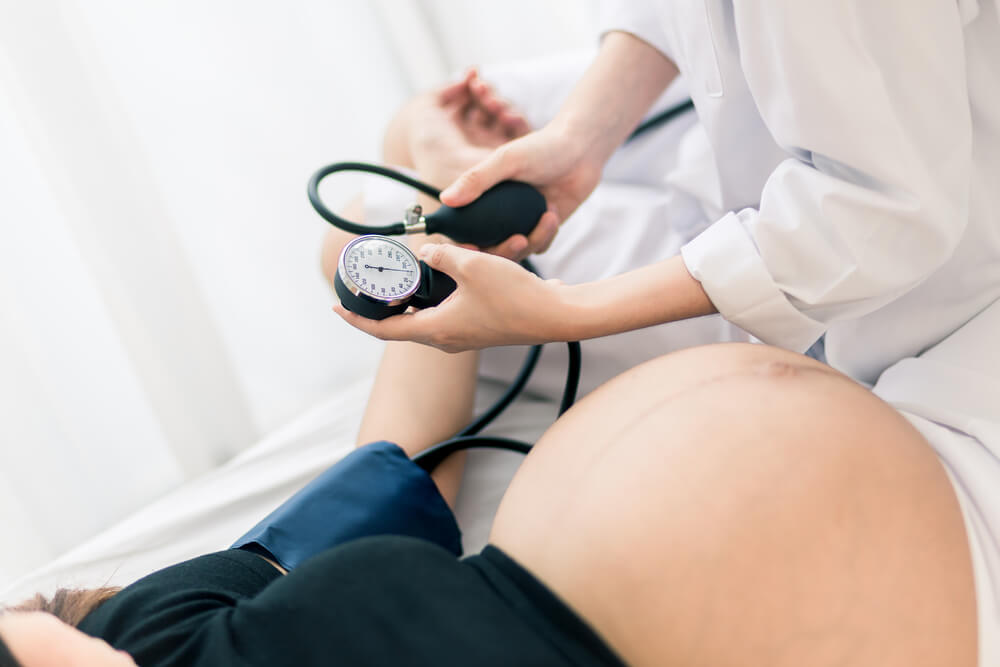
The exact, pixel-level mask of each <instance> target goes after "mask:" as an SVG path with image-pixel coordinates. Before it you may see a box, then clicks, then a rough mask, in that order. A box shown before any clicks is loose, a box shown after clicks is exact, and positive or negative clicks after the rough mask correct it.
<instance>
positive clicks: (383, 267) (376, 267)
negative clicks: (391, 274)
mask: <svg viewBox="0 0 1000 667" xmlns="http://www.w3.org/2000/svg"><path fill="white" fill-rule="evenodd" d="M365 268H366V269H378V270H379V271H402V272H403V273H409V269H390V268H389V267H388V266H372V265H371V264H365Z"/></svg>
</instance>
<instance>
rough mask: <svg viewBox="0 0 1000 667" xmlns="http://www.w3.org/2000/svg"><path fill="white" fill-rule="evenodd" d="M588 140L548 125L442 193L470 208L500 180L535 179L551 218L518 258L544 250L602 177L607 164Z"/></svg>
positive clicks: (504, 147)
mask: <svg viewBox="0 0 1000 667" xmlns="http://www.w3.org/2000/svg"><path fill="white" fill-rule="evenodd" d="M585 143H586V142H581V141H579V140H574V139H573V137H572V136H570V133H569V132H566V131H564V130H563V129H562V128H561V127H559V126H555V125H553V124H549V125H547V126H546V127H544V128H542V129H541V130H538V131H535V132H531V133H529V134H526V135H525V136H523V137H520V138H518V139H515V140H514V141H511V142H508V143H506V144H504V145H502V146H500V147H499V148H498V149H496V150H495V151H493V152H492V153H490V154H489V155H488V156H487V157H486V158H485V159H484V160H482V161H480V162H479V163H478V164H476V165H475V166H473V167H472V168H470V169H468V170H466V171H465V172H464V173H463V174H462V175H461V176H459V177H458V179H457V180H455V182H454V183H452V184H451V185H450V186H448V187H447V188H446V189H445V190H444V191H443V192H442V193H441V201H442V202H443V203H445V204H447V205H448V206H452V207H457V206H465V205H466V204H469V203H471V202H472V201H474V200H475V199H477V198H478V197H479V196H480V195H481V194H482V193H483V192H485V191H486V190H488V189H489V188H491V187H493V186H494V185H496V184H497V183H499V182H501V181H506V180H516V181H523V182H525V183H530V184H531V185H534V186H535V187H537V188H539V190H541V192H542V194H543V195H544V196H545V199H546V201H547V202H548V205H549V211H548V213H546V216H548V219H546V218H544V217H543V220H542V221H541V223H545V224H541V223H540V224H539V225H538V227H536V228H535V231H534V232H532V233H531V235H529V236H528V238H527V241H528V244H527V246H526V247H525V248H524V249H523V251H522V252H521V253H519V254H518V255H517V257H524V256H527V255H528V254H530V253H539V252H545V250H547V249H548V247H549V244H551V243H552V239H553V238H555V233H556V231H558V225H559V224H560V223H561V222H562V221H563V220H565V219H566V218H568V217H569V215H570V214H571V213H572V212H573V211H575V210H576V208H577V207H578V206H579V205H580V204H581V203H582V202H583V200H584V199H586V198H587V196H588V195H590V193H591V192H592V191H593V190H594V188H595V187H597V184H598V181H599V180H600V178H601V170H602V168H603V166H604V162H603V160H599V159H592V158H591V157H590V156H589V155H587V150H586V145H585ZM500 254H503V255H505V256H508V257H511V256H512V255H510V254H508V253H506V252H501V253H500Z"/></svg>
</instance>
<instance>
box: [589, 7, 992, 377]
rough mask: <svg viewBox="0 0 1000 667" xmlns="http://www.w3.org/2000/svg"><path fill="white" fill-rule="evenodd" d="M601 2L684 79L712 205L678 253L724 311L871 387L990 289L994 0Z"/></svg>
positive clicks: (617, 24)
mask: <svg viewBox="0 0 1000 667" xmlns="http://www.w3.org/2000/svg"><path fill="white" fill-rule="evenodd" d="M998 4H1000V3H998ZM604 10H605V14H604V21H603V26H604V28H605V29H609V30H610V29H617V30H624V31H626V32H631V33H633V34H635V35H637V36H639V37H640V38H642V39H643V40H645V41H647V42H649V43H650V44H652V45H653V46H655V47H657V48H658V49H660V50H661V51H662V52H663V53H665V54H666V55H667V56H669V57H670V58H671V59H673V60H674V61H675V62H676V63H677V65H678V67H679V68H680V70H681V72H682V73H684V74H685V75H686V76H687V79H688V83H689V86H690V89H691V94H692V97H693V98H694V101H695V104H696V105H697V109H698V114H699V116H700V119H701V122H702V124H703V126H704V129H705V132H706V133H707V136H708V141H709V143H710V145H711V149H712V152H713V153H714V158H715V164H716V167H717V171H718V177H719V180H718V186H717V187H718V202H717V203H718V204H719V207H720V209H721V210H722V211H723V212H724V214H723V215H722V217H721V219H719V220H718V221H717V222H715V223H714V224H713V225H711V227H709V229H707V230H706V231H705V232H704V233H702V234H701V235H700V236H698V237H697V238H696V239H694V240H693V241H692V242H691V243H689V244H688V245H686V246H685V247H684V248H683V250H682V254H683V256H684V260H685V262H686V265H687V267H688V269H689V270H690V271H691V273H692V274H693V275H694V276H695V277H696V278H697V279H698V280H699V281H701V283H702V284H703V286H704V288H705V290H706V291H707V293H708V295H709V297H710V298H711V299H712V301H713V303H714V304H715V305H716V307H717V308H718V309H719V311H720V312H721V313H722V314H723V316H725V317H726V318H727V319H728V320H730V321H731V322H733V323H735V324H738V325H739V326H741V327H742V328H744V329H746V330H747V331H749V332H751V333H752V334H754V335H755V336H757V337H758V338H760V339H761V340H763V341H764V342H767V343H771V344H774V345H779V346H781V347H786V348H789V349H793V350H798V351H804V350H806V349H807V348H808V347H809V346H810V345H811V344H812V343H813V342H814V341H816V340H817V339H818V338H819V337H820V336H821V335H823V334H824V333H825V335H826V340H825V343H826V355H827V360H828V361H829V363H830V364H831V365H832V366H834V367H835V368H838V369H839V370H841V371H843V372H845V373H847V374H848V375H850V376H852V377H854V378H856V379H858V380H859V381H862V382H865V383H868V384H872V383H874V382H875V380H876V379H877V378H878V376H879V375H880V374H881V373H882V372H883V371H884V370H885V369H886V368H887V367H889V366H890V365H892V364H893V363H895V362H896V361H898V360H900V359H902V358H905V357H910V356H914V355H917V354H919V353H920V352H921V351H923V350H926V349H928V348H929V347H931V346H932V345H934V344H935V343H937V342H939V341H941V340H942V339H943V338H945V337H946V336H947V335H948V334H950V333H951V332H953V331H955V330H956V329H957V328H958V327H960V326H961V325H962V324H964V323H965V322H966V321H968V320H969V319H970V318H972V317H973V316H974V315H975V314H976V313H978V312H980V311H982V310H983V309H984V308H986V306H987V305H989V304H990V303H991V302H993V301H995V300H996V299H997V298H998V297H1000V20H998V18H997V11H998V9H997V6H996V5H994V4H993V3H992V2H988V1H987V2H979V1H977V0H961V1H958V0H921V2H913V1H912V0H880V1H879V2H869V1H867V0H840V1H834V2H803V1H802V0H741V1H734V0H660V1H651V2H636V1H634V0H633V1H619V2H611V3H607V4H606V5H605V7H604Z"/></svg>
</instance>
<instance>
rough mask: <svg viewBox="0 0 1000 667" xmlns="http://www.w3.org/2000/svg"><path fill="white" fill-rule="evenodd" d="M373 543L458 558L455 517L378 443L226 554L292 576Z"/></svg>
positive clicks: (430, 485)
mask: <svg viewBox="0 0 1000 667" xmlns="http://www.w3.org/2000/svg"><path fill="white" fill-rule="evenodd" d="M375 535H400V536H405V537H416V538H419V539H423V540H427V541H428V542H433V543H434V544H437V545H439V546H441V547H443V548H445V549H447V550H448V551H450V552H452V553H453V554H455V555H456V556H461V555H462V534H461V531H460V530H459V528H458V523H457V522H456V521H455V515H454V514H453V513H452V511H451V509H450V508H449V507H448V503H446V502H445V500H444V498H443V497H442V496H441V494H440V492H439V491H438V489H437V486H436V485H435V484H434V481H433V480H432V479H431V478H430V475H428V474H427V473H426V472H425V471H424V470H423V469H422V468H420V466H418V465H417V464H415V463H413V462H412V461H411V460H410V459H409V457H408V456H407V455H406V453H405V452H404V451H403V450H402V449H401V448H400V447H399V446H398V445H395V444H393V443H391V442H384V441H383V442H373V443H371V444H368V445H365V446H363V447H359V448H358V449H356V450H354V451H353V452H351V453H350V454H348V455H347V456H345V457H344V458H343V459H341V460H340V461H339V462H338V463H336V464H334V465H333V466H332V467H330V468H329V469H327V471H326V472H324V473H323V474H321V475H320V476H319V477H317V478H316V479H314V480H313V481H311V482H310V483H309V484H307V485H306V486H305V487H304V488H303V489H302V490H301V491H299V492H298V493H296V494H295V495H294V496H292V497H291V498H290V499H289V500H287V501H286V502H285V503H284V504H282V505H281V506H280V507H278V509H276V510H274V511H273V512H271V514H269V515H268V516H267V518H265V519H264V520H263V521H261V522H260V523H258V524H257V525H256V526H254V527H253V529H251V530H250V532H248V533H247V534H246V535H244V536H243V537H241V538H240V539H238V540H237V541H236V542H235V543H234V544H233V547H232V548H234V549H246V550H249V551H253V552H255V553H258V554H260V555H264V556H269V557H271V558H272V559H273V560H275V561H276V562H277V563H278V564H280V565H281V566H282V567H284V568H285V569H286V570H292V569H294V568H296V567H298V566H299V565H301V564H302V563H303V562H304V561H305V560H307V559H309V558H311V557H312V556H315V555H317V554H319V553H321V552H323V551H326V550H327V549H330V548H332V547H335V546H337V545H339V544H343V543H345V542H349V541H351V540H355V539H358V538H360V537H370V536H375Z"/></svg>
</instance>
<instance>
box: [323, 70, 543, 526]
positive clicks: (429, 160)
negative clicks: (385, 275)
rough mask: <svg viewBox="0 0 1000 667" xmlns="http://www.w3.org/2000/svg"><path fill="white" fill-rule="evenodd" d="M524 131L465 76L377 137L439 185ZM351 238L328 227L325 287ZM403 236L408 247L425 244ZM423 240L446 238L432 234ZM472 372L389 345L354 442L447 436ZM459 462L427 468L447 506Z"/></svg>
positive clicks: (412, 448)
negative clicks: (431, 236) (381, 138)
mask: <svg viewBox="0 0 1000 667" xmlns="http://www.w3.org/2000/svg"><path fill="white" fill-rule="evenodd" d="M528 130H529V128H528V126H527V123H526V121H525V120H524V118H523V117H522V116H521V115H520V114H519V113H517V111H516V110H515V109H513V108H512V107H511V106H510V105H509V104H507V103H506V102H504V101H503V100H501V99H500V98H499V97H497V96H496V94H495V93H494V92H493V89H492V88H491V87H490V86H489V85H488V84H486V83H485V82H484V81H482V80H481V79H480V78H479V76H478V74H477V73H476V71H475V70H469V72H468V73H467V74H466V76H465V77H464V78H463V79H462V80H461V81H458V82H456V83H454V84H451V85H448V86H445V87H443V88H441V89H439V90H436V91H431V92H429V93H426V94H424V95H421V96H418V97H417V98H415V99H414V100H412V101H411V102H410V103H408V104H407V105H406V106H405V107H404V108H403V109H402V110H401V111H400V112H399V113H398V114H397V116H396V117H395V118H394V119H393V121H392V122H391V123H390V126H389V128H388V129H387V131H386V136H385V141H384V144H383V160H384V161H385V162H386V163H388V164H394V165H398V166H403V167H408V168H411V169H415V170H416V171H417V173H418V174H419V175H420V178H421V179H423V180H425V181H427V182H428V183H431V184H432V185H438V186H443V185H445V184H447V183H449V182H451V180H453V179H454V178H455V177H456V176H458V174H460V173H461V172H462V171H463V170H464V169H467V168H468V167H470V166H471V165H473V164H475V163H476V162H478V161H479V160H481V159H483V158H484V157H485V156H487V155H488V154H489V153H490V152H491V151H492V150H493V149H494V148H496V147H497V146H499V145H501V144H503V143H504V142H506V141H508V140H509V139H511V138H514V137H516V136H519V135H520V134H523V133H525V132H527V131H528ZM421 203H422V205H423V206H424V210H425V212H431V211H433V210H434V208H435V207H437V206H439V205H440V203H439V202H437V201H434V200H430V199H428V198H426V197H425V198H423V199H422V201H421ZM342 213H343V215H344V216H345V217H347V218H348V219H350V220H355V221H358V222H363V221H364V220H363V218H364V207H363V205H362V202H361V201H360V200H356V201H354V202H353V203H352V204H351V205H349V207H348V208H347V210H345V211H343V212H342ZM554 220H555V219H554V216H549V217H547V218H545V219H544V220H543V221H541V222H540V225H539V229H537V230H536V232H535V234H533V237H534V240H535V242H542V241H541V240H540V239H541V236H539V235H540V234H541V235H546V234H547V235H551V236H554V229H547V228H546V224H549V223H554ZM546 221H548V222H546ZM352 238H354V236H353V235H352V234H348V233H347V232H343V231H341V230H339V229H336V228H331V229H330V231H329V232H327V235H326V237H325V239H324V244H323V252H322V266H323V273H324V275H325V276H326V277H327V280H329V281H330V282H331V283H332V281H333V278H334V275H335V274H336V271H337V259H338V257H339V256H340V251H341V249H342V248H343V247H344V245H346V244H347V243H348V242H349V241H350V240H351V239H352ZM407 240H408V241H409V243H410V244H411V247H414V248H415V249H416V248H419V247H420V246H422V245H424V244H425V243H426V242H427V241H428V240H431V239H429V237H426V236H419V237H408V239H407ZM433 240H435V241H437V242H439V243H443V242H447V240H446V239H444V238H441V237H437V238H435V239H433ZM528 244H529V241H528V239H526V238H525V237H522V236H518V237H512V238H511V239H508V240H507V241H505V242H504V243H502V244H501V245H500V246H498V247H496V248H492V249H490V251H491V252H493V253H498V254H500V255H503V256H505V257H515V256H517V255H519V254H521V253H522V252H523V251H524V249H525V248H527V247H528ZM477 254H478V253H477ZM498 261H506V260H500V259H498ZM477 366H478V355H477V353H475V352H469V353H465V354H445V353H442V352H440V351H438V350H434V349H432V348H429V347H426V346H423V345H418V344H416V343H409V342H395V343H390V344H389V345H387V346H386V349H385V352H384V353H383V357H382V361H381V362H380V365H379V370H378V373H377V375H376V378H375V384H374V386H373V388H372V393H371V395H370V397H369V402H368V407H367V409H366V411H365V416H364V418H363V420H362V423H361V428H360V431H359V433H358V437H357V442H358V444H359V445H360V444H364V443H368V442H372V441H375V440H389V441H391V442H395V443H396V444H398V445H400V446H401V447H402V448H403V449H404V450H405V451H406V452H407V453H408V454H410V455H413V454H416V453H417V452H419V451H421V450H422V449H425V448H427V447H428V446H430V445H432V444H435V443H437V442H441V441H443V440H446V439H448V438H450V437H452V436H453V435H454V434H455V433H456V432H457V431H458V430H459V429H460V428H462V427H463V426H465V425H466V424H467V423H468V422H469V421H471V419H472V411H473V403H474V399H475V389H476V369H477ZM463 461H464V457H462V456H456V457H452V458H451V459H449V460H448V461H447V462H445V463H444V464H442V465H441V466H439V467H438V469H437V470H435V472H434V481H435V482H436V483H437V485H438V488H439V489H440V490H441V493H442V495H443V496H444V497H445V499H446V500H447V501H448V502H449V504H452V506H454V501H455V497H456V496H457V494H458V489H459V486H460V483H461V474H462V469H463Z"/></svg>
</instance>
